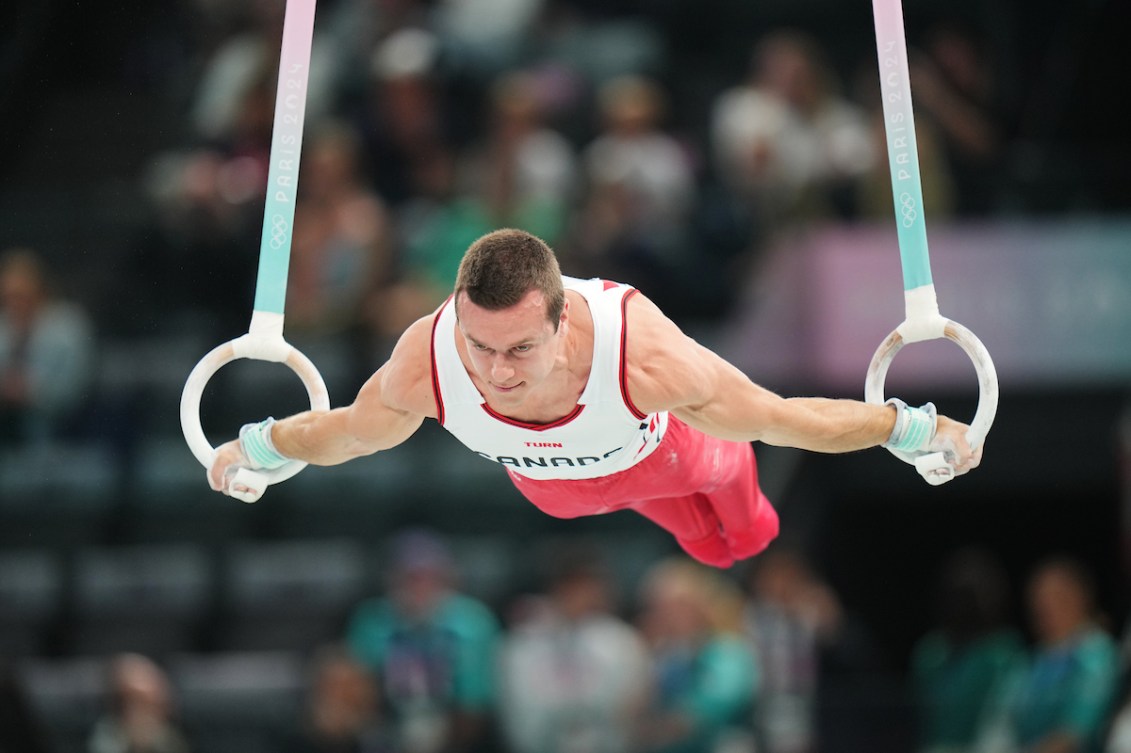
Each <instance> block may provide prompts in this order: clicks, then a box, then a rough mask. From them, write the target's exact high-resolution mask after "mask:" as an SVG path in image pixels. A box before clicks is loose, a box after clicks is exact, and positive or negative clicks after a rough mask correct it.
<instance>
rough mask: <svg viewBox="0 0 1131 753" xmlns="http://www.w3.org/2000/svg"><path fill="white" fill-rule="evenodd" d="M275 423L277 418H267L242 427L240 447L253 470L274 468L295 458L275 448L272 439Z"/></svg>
mask: <svg viewBox="0 0 1131 753" xmlns="http://www.w3.org/2000/svg"><path fill="white" fill-rule="evenodd" d="M274 425H275V419H274V418H267V419H266V420H264V421H260V422H259V423H257V424H244V425H243V426H242V427H241V428H240V447H241V448H242V449H243V454H244V455H245V456H247V459H248V462H249V463H250V467H251V469H252V470H256V471H262V470H268V471H270V470H274V469H276V468H279V467H281V466H284V465H286V464H287V463H289V462H290V461H291V460H292V459H293V458H288V457H286V456H285V455H282V454H280V452H279V451H278V450H276V449H275V443H274V442H273V441H271V427H272V426H274Z"/></svg>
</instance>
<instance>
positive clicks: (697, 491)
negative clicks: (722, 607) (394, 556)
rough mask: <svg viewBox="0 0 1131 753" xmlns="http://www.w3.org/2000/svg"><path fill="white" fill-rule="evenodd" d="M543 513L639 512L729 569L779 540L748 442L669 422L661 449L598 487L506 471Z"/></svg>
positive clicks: (597, 481) (594, 482) (694, 552)
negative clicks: (719, 436) (705, 432)
mask: <svg viewBox="0 0 1131 753" xmlns="http://www.w3.org/2000/svg"><path fill="white" fill-rule="evenodd" d="M507 473H508V474H510V477H511V481H512V482H513V483H514V485H515V487H516V488H517V489H518V490H519V491H520V492H522V494H523V496H525V497H526V498H527V499H528V500H530V501H531V502H532V503H534V505H535V506H536V507H538V509H540V510H542V511H543V512H545V513H547V514H549V515H553V516H554V517H557V518H577V517H581V516H583V515H600V514H602V513H607V512H614V511H616V510H635V511H636V512H638V513H640V514H641V515H643V516H644V517H646V518H648V519H649V520H652V521H653V522H655V523H656V524H658V525H660V526H661V527H663V528H664V529H665V530H667V531H669V532H670V533H671V534H672V535H674V536H675V538H676V540H677V541H678V542H679V544H680V546H681V547H683V549H684V551H686V552H687V553H688V554H690V555H691V556H692V557H694V558H695V559H697V560H699V561H700V562H704V563H706V564H708V565H714V566H716V567H730V566H731V565H733V564H734V563H735V562H736V561H738V560H743V559H746V558H748V557H753V556H754V555H756V554H758V553H759V552H761V551H762V550H763V549H765V548H766V546H767V545H769V543H770V542H771V541H773V539H774V538H775V537H776V536H777V535H778V515H777V512H776V511H775V510H774V508H773V506H772V505H771V504H770V501H769V500H768V499H766V497H765V495H763V494H762V490H761V489H760V488H759V487H758V464H757V462H756V461H755V459H754V448H753V447H752V446H751V445H750V443H749V442H730V441H727V440H723V439H716V438H715V437H712V436H709V435H707V434H704V433H703V432H701V431H699V430H697V429H693V428H691V427H690V426H688V425H687V424H685V423H683V422H682V421H680V420H679V419H677V418H676V417H675V416H670V415H669V417H668V428H667V431H666V433H665V434H664V438H663V440H662V441H661V442H660V446H659V447H657V448H656V450H655V451H654V452H653V453H652V454H651V455H649V456H648V457H646V458H644V460H642V461H640V462H639V463H637V464H636V465H634V466H633V467H631V468H628V469H626V470H623V471H620V472H618V473H614V474H611V475H608V476H601V477H598V478H592V479H550V480H539V479H531V478H527V477H526V476H522V475H520V474H518V473H515V472H513V471H512V470H511V469H509V468H508V469H507Z"/></svg>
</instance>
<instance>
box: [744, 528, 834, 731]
mask: <svg viewBox="0 0 1131 753" xmlns="http://www.w3.org/2000/svg"><path fill="white" fill-rule="evenodd" d="M749 583H750V592H751V598H750V600H749V601H748V602H747V604H746V609H745V614H744V624H745V628H746V632H747V634H748V635H749V636H750V638H751V639H752V641H753V645H754V647H755V650H756V652H757V656H758V662H759V666H760V668H761V678H762V682H761V686H760V687H759V691H758V703H757V705H756V708H755V717H754V719H755V727H756V729H757V731H758V734H759V738H760V741H761V743H762V746H763V747H764V749H765V750H766V751H767V753H805V752H806V751H812V750H815V746H816V711H817V691H818V684H819V677H820V665H821V652H822V650H823V648H824V646H826V645H828V644H830V643H832V642H833V641H834V640H835V639H836V638H837V633H838V631H839V630H840V627H841V624H842V621H843V614H842V609H841V606H840V603H839V600H838V599H837V597H836V595H835V594H834V593H833V592H832V589H830V588H829V586H828V585H826V584H825V583H823V582H822V581H821V580H820V579H819V578H818V577H817V576H816V574H815V573H814V572H813V571H812V569H811V568H810V566H809V564H808V563H807V562H806V561H805V559H804V557H803V556H802V555H801V554H800V553H799V552H796V551H793V550H790V549H784V548H779V547H773V548H771V549H770V550H769V551H768V552H766V553H765V554H763V555H762V556H761V557H759V558H758V560H757V561H756V562H755V563H754V566H753V569H752V571H751V575H750V580H749Z"/></svg>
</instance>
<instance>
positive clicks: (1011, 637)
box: [911, 549, 1026, 753]
mask: <svg viewBox="0 0 1131 753" xmlns="http://www.w3.org/2000/svg"><path fill="white" fill-rule="evenodd" d="M937 599H938V601H937V624H936V627H935V628H934V629H932V630H931V631H930V632H928V633H927V634H926V635H924V636H923V637H922V638H921V639H920V640H919V642H918V643H917V644H916V645H915V649H914V651H913V654H912V667H911V672H912V679H913V681H914V687H915V694H916V702H917V705H918V711H919V745H920V750H922V751H925V753H964V752H965V751H975V750H980V749H982V748H983V746H984V745H986V744H987V742H988V740H989V735H991V734H992V733H993V721H994V719H995V718H997V715H998V714H999V713H1000V712H1001V710H1002V704H1003V703H1004V701H1005V694H1006V692H1007V691H1008V689H1009V688H1010V687H1011V686H1012V684H1013V683H1014V682H1016V680H1017V678H1018V673H1019V672H1021V671H1022V669H1023V668H1024V666H1025V661H1026V651H1025V645H1024V642H1023V640H1022V637H1021V634H1020V632H1019V631H1017V630H1015V629H1013V628H1011V627H1010V626H1009V624H1008V618H1007V615H1008V605H1009V583H1008V580H1007V577H1006V575H1005V572H1004V571H1003V569H1002V568H1001V566H1000V564H999V563H998V562H997V560H995V559H994V558H993V557H992V556H991V555H990V554H989V553H987V552H983V551H980V550H973V549H965V550H961V551H959V552H956V553H955V554H954V555H952V556H951V557H950V559H949V560H948V561H947V562H946V564H945V566H944V569H943V574H942V578H941V582H940V584H939V589H938V594H937Z"/></svg>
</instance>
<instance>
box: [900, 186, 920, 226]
mask: <svg viewBox="0 0 1131 753" xmlns="http://www.w3.org/2000/svg"><path fill="white" fill-rule="evenodd" d="M899 202H900V204H901V206H900V208H899V213H900V214H901V215H903V226H904V227H911V226H912V225H914V224H915V220H917V219H919V210H918V208H917V207H916V206H915V199H914V197H912V196H911V194H909V193H907V192H906V191H905V192H904V193H902V194H900V196H899Z"/></svg>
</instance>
